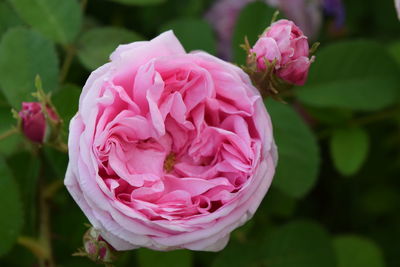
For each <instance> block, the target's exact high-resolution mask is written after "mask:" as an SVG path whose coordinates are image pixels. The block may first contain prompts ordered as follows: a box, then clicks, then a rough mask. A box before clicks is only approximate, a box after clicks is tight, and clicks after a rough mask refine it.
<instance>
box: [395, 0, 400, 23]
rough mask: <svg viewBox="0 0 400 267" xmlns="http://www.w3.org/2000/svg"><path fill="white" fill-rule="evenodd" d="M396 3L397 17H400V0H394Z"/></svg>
mask: <svg viewBox="0 0 400 267" xmlns="http://www.w3.org/2000/svg"><path fill="white" fill-rule="evenodd" d="M394 4H395V6H396V10H397V17H398V18H399V19H400V0H394Z"/></svg>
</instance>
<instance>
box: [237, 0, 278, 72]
mask: <svg viewBox="0 0 400 267" xmlns="http://www.w3.org/2000/svg"><path fill="white" fill-rule="evenodd" d="M274 12H275V9H273V8H271V7H269V6H267V5H266V4H265V3H263V2H261V1H257V2H255V3H251V4H248V5H247V6H246V7H245V8H243V9H242V11H241V12H240V14H239V17H238V19H237V20H236V25H235V29H234V32H233V37H232V51H233V61H234V62H235V63H237V64H239V65H241V64H245V62H246V57H247V55H246V52H245V51H244V50H243V48H241V47H240V45H241V44H244V38H245V36H247V38H248V40H249V42H250V45H254V43H255V42H256V41H257V39H258V36H259V35H260V34H261V33H262V32H263V31H264V30H265V28H267V27H268V26H269V23H270V22H271V19H272V16H273V14H274Z"/></svg>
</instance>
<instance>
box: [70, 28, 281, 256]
mask: <svg viewBox="0 0 400 267" xmlns="http://www.w3.org/2000/svg"><path fill="white" fill-rule="evenodd" d="M68 151H69V164H68V168H67V173H66V177H65V181H64V182H65V185H66V186H67V189H68V191H69V192H70V194H71V195H72V197H73V198H74V199H75V201H76V202H77V204H78V205H79V206H80V208H81V209H82V211H83V212H84V213H85V215H86V216H87V217H88V219H89V221H90V223H91V224H92V225H93V226H94V227H95V228H96V229H99V230H100V231H101V235H102V237H103V238H104V239H105V240H106V241H107V242H108V243H109V244H111V245H112V246H113V247H114V248H115V249H116V250H130V249H135V248H138V247H147V248H150V249H155V250H173V249H191V250H203V251H218V250H221V249H222V248H224V247H225V245H226V244H227V242H228V240H229V236H230V233H231V232H232V231H233V230H234V229H236V228H237V227H239V226H241V225H243V224H244V223H245V222H246V221H248V220H249V219H250V218H251V217H252V216H253V215H254V213H255V212H256V210H257V208H258V206H259V205H260V203H261V200H262V199H263V197H264V195H265V194H266V192H267V190H268V188H269V186H270V184H271V181H272V178H273V175H274V171H275V165H276V161H277V153H276V147H275V143H274V139H273V135H272V126H271V120H270V117H269V115H268V113H267V110H266V109H265V106H264V104H263V100H262V98H261V96H260V94H259V92H258V90H257V89H256V88H255V87H254V86H253V85H252V83H251V81H250V79H249V76H248V75H247V74H246V73H245V72H244V71H243V70H242V69H240V68H239V67H237V66H235V65H233V64H230V63H228V62H225V61H223V60H220V59H218V58H216V57H214V56H212V55H210V54H207V53H205V52H201V51H195V52H190V53H186V52H185V50H184V49H183V47H182V45H181V43H180V42H179V41H178V40H177V38H176V37H175V35H174V34H173V32H172V31H168V32H165V33H163V34H161V35H159V36H158V37H156V38H155V39H153V40H151V41H143V42H135V43H131V44H126V45H120V46H119V47H118V48H117V49H116V51H114V52H113V53H112V55H111V58H110V62H108V63H107V64H105V65H103V66H101V67H100V68H98V69H97V70H95V71H94V72H92V73H91V75H90V77H89V78H88V80H87V82H86V84H85V86H84V87H83V90H82V94H81V96H80V100H79V110H78V113H77V114H76V115H75V117H74V118H73V119H72V120H71V122H70V134H69V142H68Z"/></svg>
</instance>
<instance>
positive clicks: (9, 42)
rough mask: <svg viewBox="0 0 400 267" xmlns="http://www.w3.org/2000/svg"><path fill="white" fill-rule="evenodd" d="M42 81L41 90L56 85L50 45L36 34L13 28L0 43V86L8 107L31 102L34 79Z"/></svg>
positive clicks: (46, 89)
mask: <svg viewBox="0 0 400 267" xmlns="http://www.w3.org/2000/svg"><path fill="white" fill-rule="evenodd" d="M37 74H39V75H40V77H41V78H42V82H43V88H44V90H45V91H47V92H48V91H51V90H55V89H56V88H57V85H58V58H57V54H56V51H55V48H54V45H53V44H52V43H51V42H50V41H48V40H46V39H44V38H43V37H42V35H40V34H39V33H36V32H33V31H30V30H27V29H23V28H15V29H12V30H10V31H8V32H7V33H6V34H5V35H4V36H3V39H2V41H1V43H0V85H1V89H2V90H3V93H4V96H5V97H6V98H7V100H8V102H9V103H10V105H12V106H13V107H14V108H16V109H20V108H21V102H22V101H28V100H32V99H33V98H32V97H31V93H33V92H35V91H36V89H35V86H34V82H35V76H36V75H37Z"/></svg>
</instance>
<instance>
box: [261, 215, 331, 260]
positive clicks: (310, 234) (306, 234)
mask: <svg viewBox="0 0 400 267" xmlns="http://www.w3.org/2000/svg"><path fill="white" fill-rule="evenodd" d="M263 248H264V253H265V254H264V264H265V266H268V267H294V266H296V267H321V266H324V267H336V259H335V253H334V249H333V246H332V241H331V239H330V237H329V235H328V233H327V232H326V231H325V229H324V228H322V227H321V226H320V225H318V224H316V223H313V222H307V221H296V222H291V223H289V224H287V225H284V226H282V227H280V228H279V229H277V230H276V231H274V232H272V233H271V234H270V235H269V236H267V238H266V241H265V244H264V245H263Z"/></svg>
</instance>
